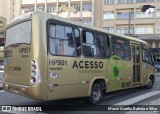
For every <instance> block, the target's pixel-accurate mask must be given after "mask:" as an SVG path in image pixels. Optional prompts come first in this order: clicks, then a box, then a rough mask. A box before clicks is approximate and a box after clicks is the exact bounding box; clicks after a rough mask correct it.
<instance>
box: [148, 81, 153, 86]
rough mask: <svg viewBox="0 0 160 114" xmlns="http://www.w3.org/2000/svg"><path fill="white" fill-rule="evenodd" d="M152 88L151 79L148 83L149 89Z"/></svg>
mask: <svg viewBox="0 0 160 114" xmlns="http://www.w3.org/2000/svg"><path fill="white" fill-rule="evenodd" d="M151 86H152V80H151V79H149V82H148V87H151Z"/></svg>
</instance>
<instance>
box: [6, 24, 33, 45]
mask: <svg viewBox="0 0 160 114" xmlns="http://www.w3.org/2000/svg"><path fill="white" fill-rule="evenodd" d="M30 38H31V21H26V22H23V23H20V24H17V25H15V26H13V27H11V28H9V29H7V31H6V42H5V47H7V46H9V45H12V44H18V43H25V44H30Z"/></svg>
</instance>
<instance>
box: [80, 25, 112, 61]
mask: <svg viewBox="0 0 160 114" xmlns="http://www.w3.org/2000/svg"><path fill="white" fill-rule="evenodd" d="M85 32H90V33H93V35H95V34H101V35H104V36H106V37H107V40H108V42H107V43H108V49H109V56H108V57H93V56H91V57H90V56H85V55H84V52H83V51H82V54H83V56H84V57H85V58H93V59H108V58H110V57H111V41H110V34H106V33H103V32H101V31H98V30H91V29H89V28H85V27H82V50H83V34H84V33H85ZM87 44H90V43H87Z"/></svg>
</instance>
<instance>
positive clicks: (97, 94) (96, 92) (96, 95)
mask: <svg viewBox="0 0 160 114" xmlns="http://www.w3.org/2000/svg"><path fill="white" fill-rule="evenodd" d="M100 97H101V91H100V89H95V90H94V91H93V99H94V100H98V99H99V98H100Z"/></svg>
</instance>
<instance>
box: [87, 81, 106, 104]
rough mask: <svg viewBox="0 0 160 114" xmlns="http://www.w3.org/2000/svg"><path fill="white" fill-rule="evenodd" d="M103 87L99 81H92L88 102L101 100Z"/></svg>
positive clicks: (95, 102)
mask: <svg viewBox="0 0 160 114" xmlns="http://www.w3.org/2000/svg"><path fill="white" fill-rule="evenodd" d="M102 97H103V87H102V85H101V84H99V83H94V84H93V86H92V89H91V96H90V97H89V103H90V104H97V103H99V102H100V101H101V100H102Z"/></svg>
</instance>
